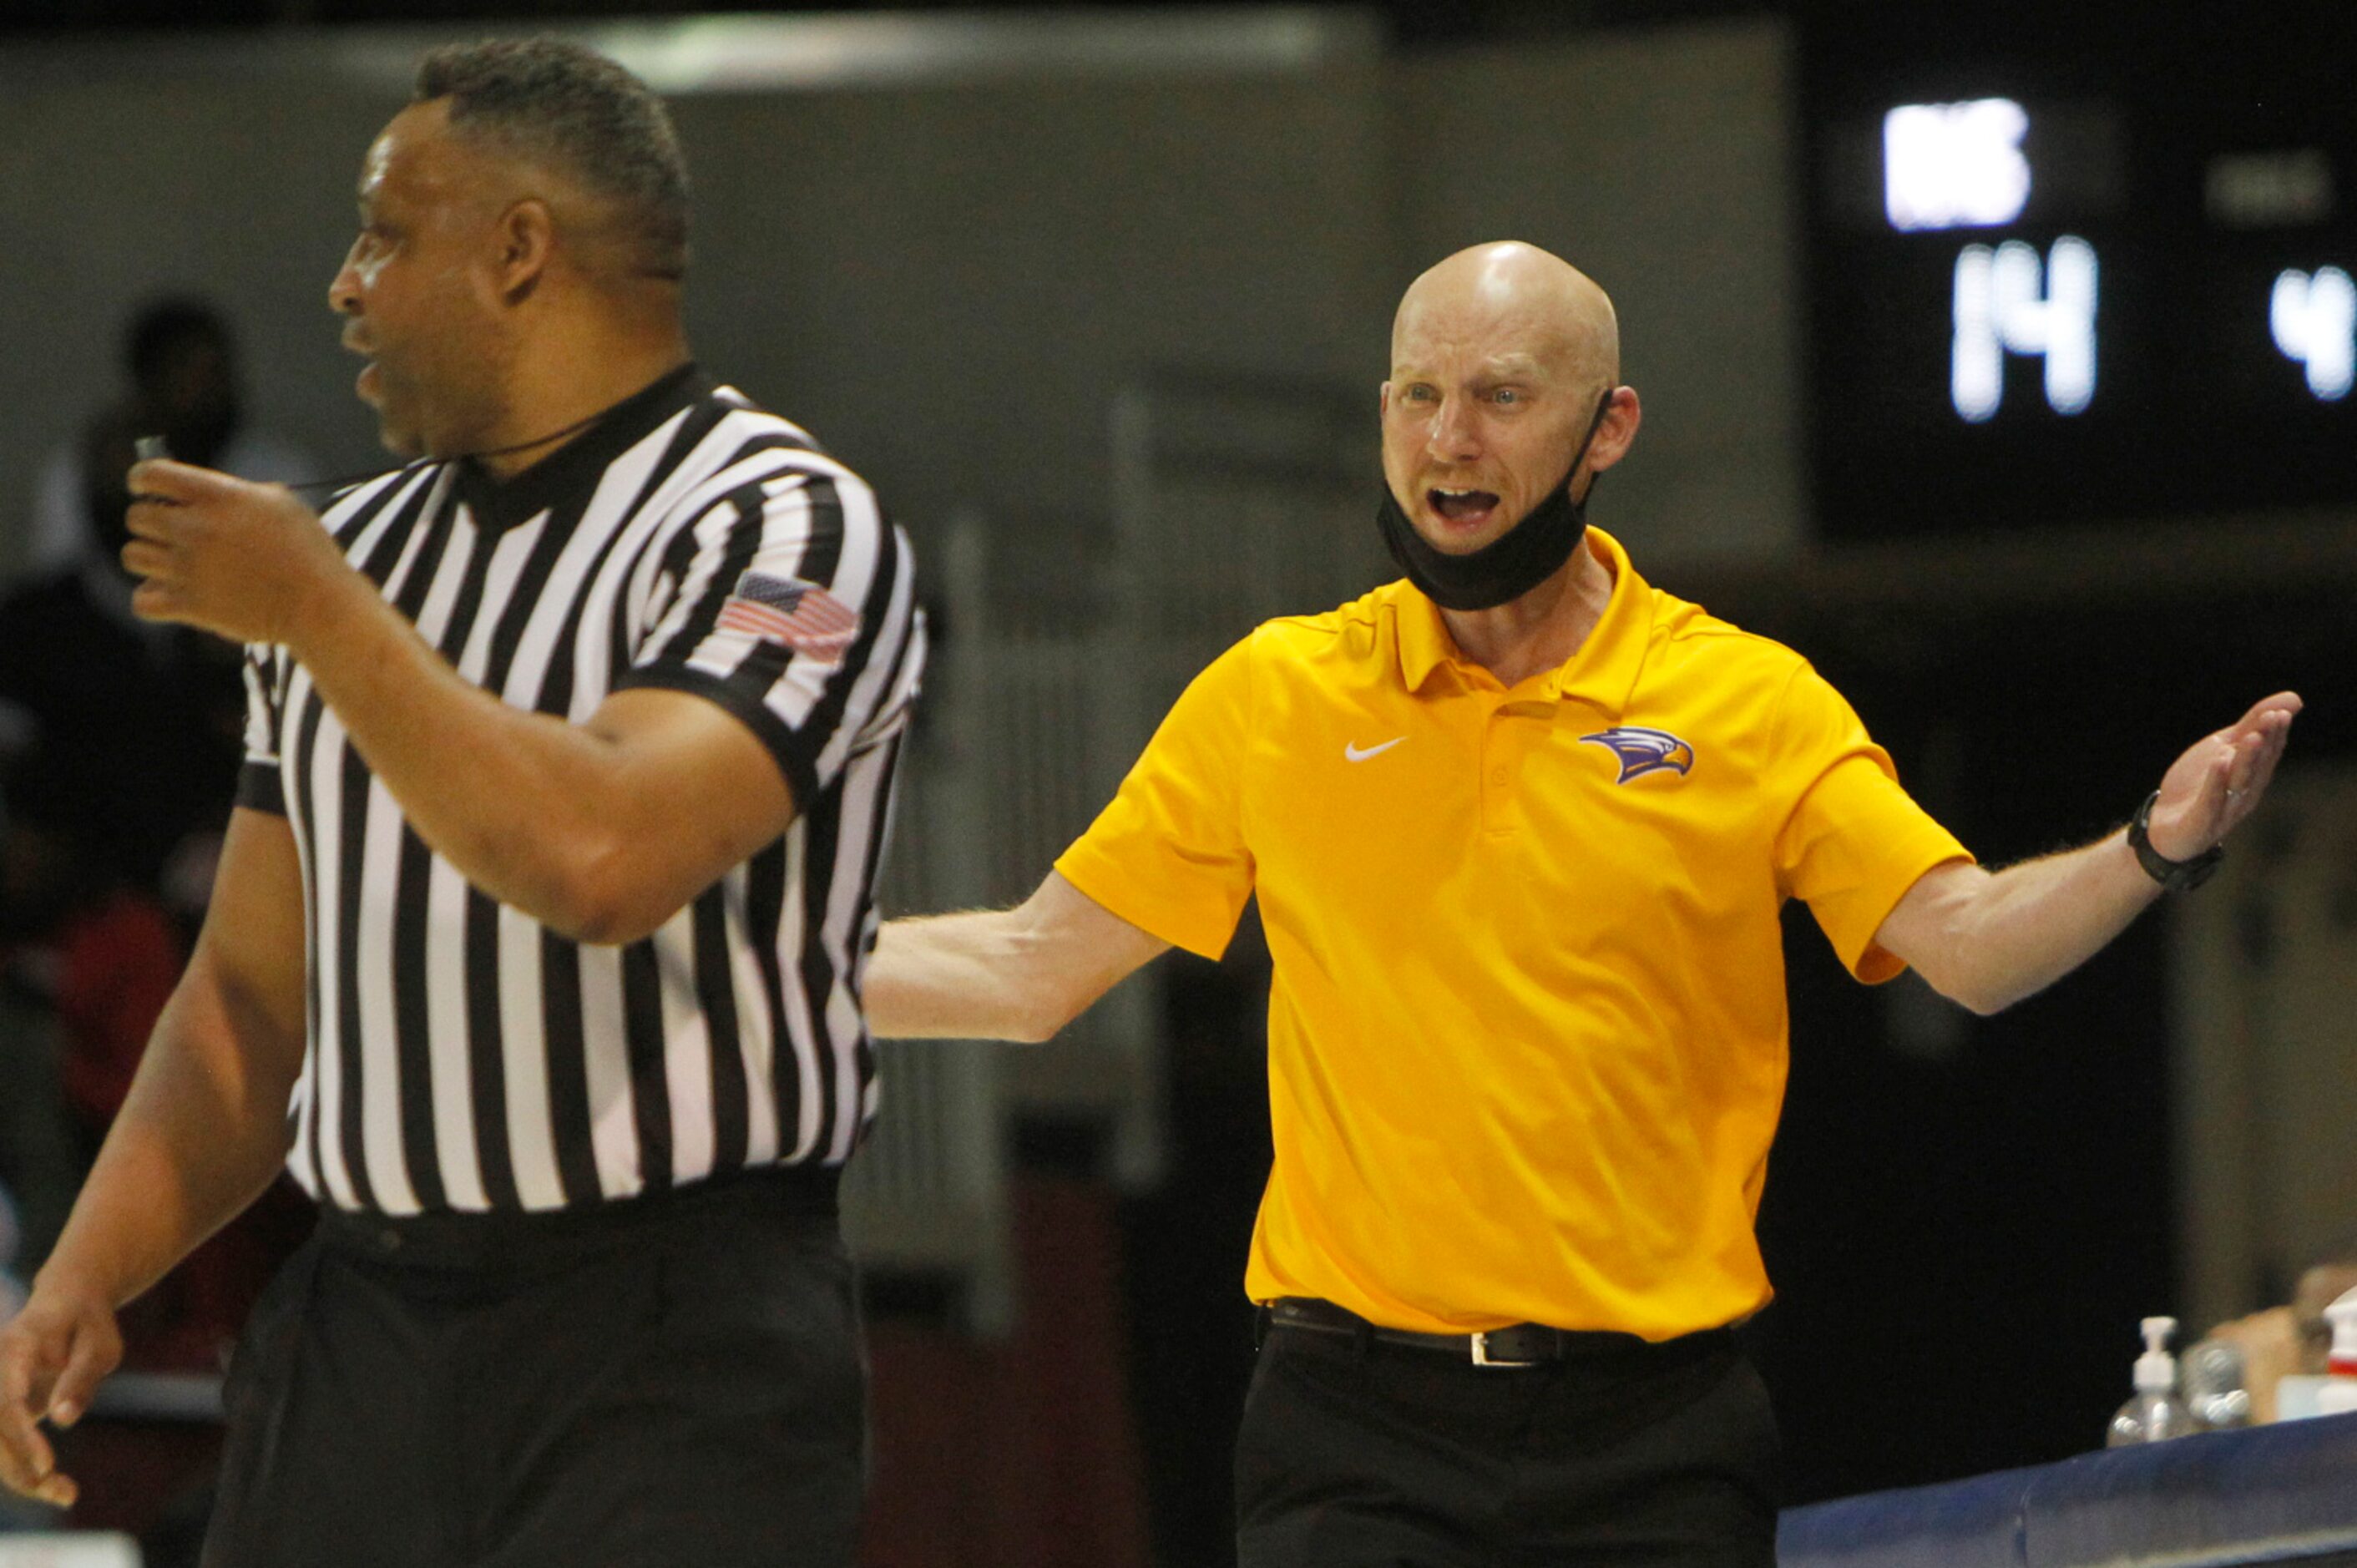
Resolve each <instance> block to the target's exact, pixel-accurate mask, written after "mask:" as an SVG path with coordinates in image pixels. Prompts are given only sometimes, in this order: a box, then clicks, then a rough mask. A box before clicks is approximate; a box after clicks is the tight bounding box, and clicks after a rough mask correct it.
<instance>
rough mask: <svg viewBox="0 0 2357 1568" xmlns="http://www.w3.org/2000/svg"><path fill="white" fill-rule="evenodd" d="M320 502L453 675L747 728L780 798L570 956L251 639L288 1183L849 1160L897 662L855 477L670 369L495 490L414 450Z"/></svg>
mask: <svg viewBox="0 0 2357 1568" xmlns="http://www.w3.org/2000/svg"><path fill="white" fill-rule="evenodd" d="M325 521H326V523H327V525H328V528H329V530H330V531H331V532H333V533H334V534H335V536H336V539H337V541H338V542H339V544H341V545H342V546H343V549H344V552H345V554H346V555H347V557H348V558H350V561H351V562H352V563H353V564H354V565H356V566H358V567H359V568H360V569H361V571H363V572H365V573H367V574H368V575H369V576H370V577H371V578H373V579H374V580H375V581H376V582H377V583H378V585H380V586H381V587H382V591H383V593H384V595H385V596H386V597H387V598H388V599H389V600H391V601H392V603H393V605H394V606H395V607H397V608H399V610H400V611H401V613H402V614H403V615H404V617H406V618H408V619H409V620H410V621H411V622H412V623H413V624H414V625H415V626H416V628H417V629H418V631H419V633H420V634H421V635H422V636H424V638H425V640H426V641H427V642H429V643H431V644H432V645H433V646H434V647H435V648H436V650H439V651H440V652H441V653H442V655H443V656H444V657H445V658H447V660H449V661H450V662H451V663H452V664H453V665H454V666H455V667H456V668H457V671H459V673H460V674H461V675H463V676H464V677H465V678H466V679H467V680H468V681H470V682H474V683H475V684H477V685H479V686H481V687H483V688H484V689H486V690H488V691H490V692H494V693H499V694H500V696H501V697H503V698H504V699H505V700H506V701H507V702H508V703H511V704H513V705H514V706H516V707H519V708H524V709H529V710H532V711H533V712H537V713H543V714H555V715H559V716H561V717H564V718H565V719H567V720H571V721H576V722H577V721H579V720H582V719H585V718H587V716H588V715H589V714H591V712H592V711H593V710H595V709H596V708H597V705H598V704H599V703H601V702H603V701H604V700H605V698H606V696H607V695H608V693H612V692H615V691H619V690H621V689H623V688H625V687H641V686H651V687H663V688H668V689H672V690H677V691H683V692H690V693H696V694H698V695H701V696H703V697H705V698H707V699H709V700H711V701H713V702H716V703H719V704H720V705H721V706H723V707H725V708H726V709H727V710H728V711H729V712H730V713H732V714H736V715H737V717H739V718H740V719H742V720H743V721H744V722H745V723H746V724H747V725H748V726H749V727H750V728H751V729H752V730H753V731H754V733H755V734H757V735H758V736H760V738H761V739H762V741H763V742H764V743H766V744H767V745H768V746H769V747H770V751H771V752H772V753H773V754H774V755H775V757H777V760H778V764H779V766H780V768H781V769H782V770H783V771H784V773H785V776H786V778H787V780H788V781H789V783H790V784H791V787H792V789H793V796H794V803H795V806H796V808H797V814H796V817H795V820H794V822H793V825H792V827H791V829H790V830H789V831H788V832H787V833H786V834H785V836H784V837H783V838H782V839H780V841H778V842H777V843H773V844H771V845H770V846H769V847H768V848H766V849H764V850H762V851H761V852H760V853H759V854H756V855H755V856H753V858H752V859H750V860H749V861H748V862H746V863H745V864H744V865H739V866H737V867H736V868H735V869H733V870H731V871H730V872H729V873H728V874H727V875H725V876H723V877H722V878H721V879H720V881H719V882H717V883H716V884H715V885H714V886H711V887H710V888H708V889H706V890H705V892H704V893H702V894H701V895H699V896H698V897H696V898H695V899H694V901H693V902H692V903H690V904H689V906H688V907H687V908H684V909H683V910H681V911H680V912H679V913H678V914H677V915H676V916H674V917H673V918H672V919H671V921H670V922H669V923H668V924H666V925H665V926H664V927H663V928H662V929H661V930H659V931H657V932H656V933H655V934H654V935H652V936H651V937H649V938H647V939H646V940H641V941H637V942H632V943H630V944H629V945H628V946H622V947H597V946H590V945H586V944H583V943H579V942H576V941H572V940H567V939H566V938H565V937H562V936H560V935H558V934H557V933H556V932H554V931H552V930H550V929H547V928H545V927H544V926H542V925H541V924H539V923H538V922H537V921H535V920H533V918H531V917H529V916H527V915H524V914H522V913H521V912H520V911H518V910H516V909H513V908H507V907H505V906H503V905H500V904H498V903H496V902H494V901H493V900H492V899H491V898H490V897H488V896H487V895H485V894H483V893H481V892H479V891H478V890H477V889H475V888H473V887H471V886H468V884H467V883H466V881H465V879H464V878H463V877H461V876H460V875H459V874H458V873H457V871H456V870H455V869H454V868H453V867H452V866H451V865H449V864H448V863H447V862H446V861H445V860H443V859H442V858H441V856H439V855H437V854H435V853H434V852H433V851H432V850H431V849H429V848H428V847H427V846H426V845H425V843H423V842H422V841H421V840H420V839H419V838H418V836H417V835H416V833H415V832H413V831H412V830H411V829H410V828H409V826H408V825H407V824H406V822H404V820H403V813H402V810H401V807H400V805H399V803H398V802H396V801H395V800H393V798H392V796H391V795H390V794H389V793H388V792H387V790H386V789H385V787H384V786H383V785H382V783H380V782H378V781H377V780H376V779H374V777H373V776H372V775H371V772H370V770H369V768H368V766H367V765H366V764H365V763H364V762H363V761H362V760H361V757H360V756H359V754H358V753H357V752H356V751H354V749H353V748H352V746H350V743H349V741H348V740H347V738H346V736H345V732H344V728H343V726H342V725H341V724H340V723H339V722H338V719H337V717H336V714H335V713H334V712H333V710H331V709H329V708H328V706H327V705H326V703H324V702H323V701H322V700H321V699H320V697H319V694H318V693H317V690H316V689H315V688H314V687H313V685H312V683H311V681H310V677H309V675H308V674H307V671H305V670H304V669H303V667H302V666H301V665H300V664H299V663H297V662H296V661H295V660H292V659H290V658H289V657H288V655H287V653H286V650H285V649H283V648H266V647H257V648H253V649H251V650H248V655H247V660H246V680H247V690H248V696H249V718H248V728H247V761H246V767H245V770H244V774H243V777H242V781H241V784H240V790H239V799H240V801H241V803H242V804H244V805H247V806H250V807H255V808H259V809H263V810H268V811H279V812H283V813H284V814H285V817H286V818H287V819H288V821H289V823H290V825H291V826H292V827H293V829H294V832H295V839H296V844H297V846H298V848H299V850H300V852H301V858H302V871H303V882H304V898H305V911H306V916H307V930H308V933H309V953H308V960H309V962H308V972H309V1003H310V1015H309V1040H308V1048H307V1052H306V1056H305V1059H304V1066H303V1072H302V1077H301V1079H300V1080H299V1081H298V1082H297V1084H296V1089H295V1093H294V1097H293V1100H292V1102H291V1104H290V1105H289V1107H288V1116H289V1118H290V1120H291V1122H292V1124H293V1128H294V1132H295V1143H294V1149H293V1152H292V1154H291V1155H289V1158H288V1166H289V1168H290V1170H291V1171H292V1172H293V1174H294V1176H295V1177H296V1180H297V1181H299V1182H300V1183H301V1184H302V1185H303V1187H305V1188H306V1189H307V1190H308V1191H309V1192H310V1193H311V1195H312V1196H313V1197H317V1198H318V1199H319V1200H321V1201H322V1202H326V1203H331V1204H334V1205H336V1206H337V1207H339V1208H346V1209H356V1210H364V1211H375V1212H381V1213H386V1214H414V1213H418V1212H431V1211H438V1210H517V1209H527V1210H538V1209H549V1208H566V1207H574V1206H580V1205H587V1204H594V1203H597V1202H598V1201H601V1200H604V1199H609V1198H619V1197H630V1196H632V1195H635V1194H638V1193H640V1192H642V1191H647V1190H651V1189H656V1188H662V1187H675V1186H679V1185H683V1184H685V1183H689V1182H694V1181H696V1180H698V1179H700V1178H702V1177H705V1176H710V1175H713V1174H715V1173H716V1172H725V1171H729V1170H734V1169H738V1168H744V1167H756V1166H765V1165H796V1164H808V1165H836V1164H840V1163H841V1162H842V1161H844V1160H845V1159H846V1158H847V1157H848V1156H849V1155H850V1153H851V1150H852V1146H853V1145H854V1144H855V1143H856V1142H857V1140H858V1137H859V1134H860V1132H861V1130H862V1128H863V1127H864V1126H865V1124H866V1121H867V1119H868V1117H869V1116H871V1115H872V1114H873V1113H874V1109H875V1089H874V1062H873V1053H872V1049H871V1047H870V1042H869V1039H868V1036H867V1031H866V1024H865V1021H864V1020H863V1018H862V1015H861V1008H860V1002H859V972H860V966H861V964H862V962H863V961H864V958H865V955H866V951H867V950H868V948H869V947H870V946H871V944H872V936H873V931H874V927H875V922H876V915H875V913H874V910H873V907H872V903H871V888H872V886H873V883H874V879H875V876H876V874H877V861H878V858H879V856H880V854H881V853H882V850H883V845H884V838H885V832H886V828H887V822H888V816H889V812H890V804H891V795H892V780H893V772H894V765H895V762H896V759H897V757H898V753H899V742H900V738H901V736H902V733H903V730H904V728H905V726H906V725H907V723H908V720H909V708H910V704H911V702H912V700H913V698H914V696H915V693H916V688H917V681H918V675H919V673H920V668H921V666H922V664H923V662H924V628H923V623H922V618H921V617H920V614H919V612H918V610H917V608H916V605H915V598H914V593H913V583H912V573H911V561H910V555H909V545H908V541H907V539H906V537H905V536H904V535H902V534H901V533H900V532H899V530H898V529H896V528H894V527H893V526H892V525H891V524H890V523H889V522H888V521H887V520H886V519H885V517H884V516H883V514H882V512H881V510H879V509H878V507H877V502H876V499H875V497H874V495H873V493H872V492H871V491H870V490H869V489H868V488H867V487H866V484H864V483H863V482H862V481H861V480H860V479H859V478H857V477H856V476H855V475H854V474H852V473H851V472H850V471H849V470H848V469H846V468H845V467H843V466H842V465H841V464H839V463H837V462H835V461H834V460H833V459H832V458H830V457H828V456H825V455H824V454H823V453H821V452H820V451H818V450H817V449H816V448H815V447H814V446H813V444H812V442H811V440H810V438H809V437H808V436H807V435H804V434H803V433H802V431H801V430H799V429H797V428H796V427H795V426H793V425H792V424H789V423H787V422H786V421H785V420H782V419H780V418H778V417H777V416H776V415H774V414H771V413H766V412H764V411H762V410H760V409H759V408H756V407H754V406H753V405H752V404H751V403H748V401H747V400H746V399H745V398H744V397H743V396H742V395H741V394H739V393H737V392H735V391H734V390H732V389H729V388H726V387H720V386H716V385H715V384H714V383H713V381H711V380H710V379H709V378H707V377H705V376H704V375H702V374H701V373H700V372H698V371H694V368H693V367H689V368H686V369H683V370H682V371H678V372H675V373H674V374H672V375H669V376H666V377H665V378H663V379H662V381H658V382H657V383H655V384H654V385H653V386H651V387H649V388H648V389H647V390H646V391H645V392H641V393H640V394H639V395H638V396H636V397H634V398H632V399H631V400H630V401H629V402H628V403H624V404H622V405H621V406H619V408H617V409H615V410H614V411H613V412H612V413H610V414H608V416H607V417H606V418H604V419H603V420H601V421H600V422H599V423H598V424H596V425H594V426H593V427H591V428H590V429H589V430H588V431H587V432H586V433H585V434H583V435H580V436H579V437H577V438H576V439H575V440H574V441H573V442H572V443H571V444H570V445H569V446H565V447H564V448H562V449H561V450H559V451H558V452H557V453H556V454H555V455H554V456H551V457H549V458H547V459H545V460H544V461H542V462H541V463H539V464H536V465H535V466H534V467H532V468H530V469H528V470H526V471H525V472H524V473H522V474H521V475H518V476H516V477H515V478H513V479H512V480H511V481H509V482H507V483H505V484H496V483H493V482H491V481H490V479H489V478H487V477H486V476H485V475H484V474H482V472H481V471H480V470H479V469H478V468H476V467H473V466H472V465H470V464H468V463H465V462H457V463H443V464H432V465H425V466H419V467H410V468H405V469H403V470H401V471H399V472H397V473H394V474H392V475H389V476H386V477H384V478H381V479H377V480H373V481H371V482H369V483H367V484H364V485H362V486H361V487H359V488H358V489H354V490H352V491H350V492H349V493H347V494H345V495H343V496H341V497H339V499H337V501H336V502H335V504H334V505H332V506H331V507H330V508H328V511H327V513H326V517H325ZM764 617H767V619H764ZM854 618H856V624H855V623H854ZM765 628H767V629H766V631H765ZM449 765H450V766H451V767H453V768H463V767H465V766H466V760H465V758H464V757H452V758H450V761H449Z"/></svg>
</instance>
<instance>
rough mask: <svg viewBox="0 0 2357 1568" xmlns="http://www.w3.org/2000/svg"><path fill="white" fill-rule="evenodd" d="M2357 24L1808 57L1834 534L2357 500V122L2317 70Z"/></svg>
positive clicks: (1817, 412)
mask: <svg viewBox="0 0 2357 1568" xmlns="http://www.w3.org/2000/svg"><path fill="white" fill-rule="evenodd" d="M1890 9H1893V10H1904V9H1905V8H1903V7H1899V8H1890ZM2349 13H2357V6H2351V7H2347V8H2345V11H2344V12H2343V13H2342V14H2341V15H2340V16H2338V18H2337V32H2335V31H2333V29H2331V28H2328V29H2327V36H2316V35H2315V34H2314V33H2313V30H2312V29H2311V30H2310V31H2309V34H2307V35H2303V34H2302V33H2301V29H2299V28H2291V29H2289V30H2288V32H2289V35H2290V36H2288V37H2287V30H2286V29H2282V28H2278V27H2274V26H2273V25H2266V26H2264V27H2262V26H2261V25H2260V23H2259V21H2258V18H2257V16H2256V15H2255V14H2254V16H2253V17H2252V19H2251V22H2250V24H2249V26H2248V27H2246V28H2244V30H2242V31H2237V30H2236V29H2235V28H2233V27H2225V28H2212V29H2209V30H2205V31H2201V32H2198V33H2197V32H2194V31H2190V30H2189V31H2187V32H2185V33H2183V34H2181V35H2179V36H2175V37H2172V36H2170V35H2169V33H2168V31H2167V29H2166V28H2165V27H2160V26H2158V25H2156V27H2153V28H2152V29H2149V33H2150V36H2148V37H2147V36H2143V35H2141V34H2140V35H2139V36H2137V37H2134V38H2115V39H2112V40H2110V43H2109V47H2095V45H2094V44H2093V41H2092V40H2091V39H2090V38H2086V37H2083V36H2071V35H2064V34H2057V35H2056V36H2054V37H2052V38H2047V39H2043V40H2035V39H2033V40H2024V39H2022V38H2007V39H2005V40H2002V47H1999V44H1998V43H1996V42H1992V41H1990V40H1986V39H1982V40H1975V39H1972V38H1964V39H1958V38H1945V37H1943V38H1940V39H1938V40H1936V47H1927V45H1926V44H1925V42H1924V40H1923V39H1922V38H1913V37H1910V36H1908V35H1907V34H1906V33H1905V31H1904V24H1902V23H1899V22H1896V21H1886V22H1885V23H1884V24H1883V26H1884V27H1885V28H1886V31H1885V33H1884V34H1883V35H1882V36H1880V37H1878V38H1863V39H1861V38H1859V37H1858V36H1857V29H1856V27H1855V26H1850V27H1846V28H1845V30H1844V33H1843V34H1842V36H1841V37H1840V38H1838V39H1837V40H1836V39H1835V38H1831V37H1829V35H1828V33H1827V31H1826V29H1825V28H1824V27H1819V28H1818V29H1817V30H1816V31H1815V33H1814V34H1813V35H1812V34H1809V33H1806V32H1804V35H1803V50H1804V54H1803V82H1804V90H1803V92H1804V105H1805V107H1806V110H1807V122H1806V123H1807V124H1808V127H1809V130H1808V145H1807V149H1806V156H1807V158H1808V165H1809V168H1808V174H1809V177H1808V181H1807V189H1808V192H1809V212H1808V227H1807V231H1808V236H1809V250H1808V268H1807V275H1808V278H1809V296H1810V297H1809V316H1810V322H1811V335H1810V336H1811V376H1810V382H1809V384H1810V387H1811V397H1810V400H1809V422H1810V425H1811V429H1812V437H1813V463H1812V474H1813V483H1814V491H1815V501H1816V510H1817V512H1818V515H1819V516H1820V518H1821V519H1822V521H1823V525H1824V531H1825V532H1827V533H1829V534H1830V535H1832V536H1835V537H1851V538H1867V537H1889V536H1892V535H1905V534H1920V533H1929V532H1945V531H1955V530H1959V529H1966V528H1970V529H1975V530H1979V529H1986V528H1990V527H1997V528H2007V527H2030V526H2035V525H2037V524H2039V523H2041V522H2046V521H2090V522H2099V521H2123V522H2125V521H2134V520H2136V519H2141V518H2153V517H2169V518H2189V517H2198V516H2204V515H2217V514H2225V513H2234V514H2250V513H2257V512H2264V511H2266V510H2279V509H2284V508H2291V507H2309V506H2316V505H2323V504H2336V503H2351V504H2357V397H2352V395H2351V394H2352V386H2357V283H2352V277H2357V113H2352V111H2351V110H2350V109H2349V108H2348V96H2347V94H2348V89H2347V87H2346V85H2345V82H2341V81H2340V80H2339V76H2338V71H2337V70H2324V69H2321V68H2320V67H2319V60H2318V59H2316V58H2314V57H2315V55H2316V53H2317V51H2321V52H2322V54H2323V55H2324V56H2325V57H2327V58H2332V59H2339V60H2341V61H2342V62H2344V63H2345V62H2346V61H2347V60H2348V59H2352V58H2357V56H2352V53H2351V52H2349V51H2350V50H2351V49H2352V48H2357V17H2352V16H2351V15H2349ZM2317 14H2318V15H2319V16H2326V15H2328V13H2326V12H2324V11H2321V10H2319V12H2318V13H2317ZM1862 15H1863V14H1862V13H1857V12H1850V13H1846V19H1847V20H1848V21H1849V22H1850V23H1857V19H1858V18H1859V17H1860V16H1862ZM1858 25H1865V24H1858ZM1836 43H1837V44H1838V47H1835V45H1836ZM1943 49H1945V51H1946V55H1945V57H1944V58H1943V53H1942V50H1943Z"/></svg>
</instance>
